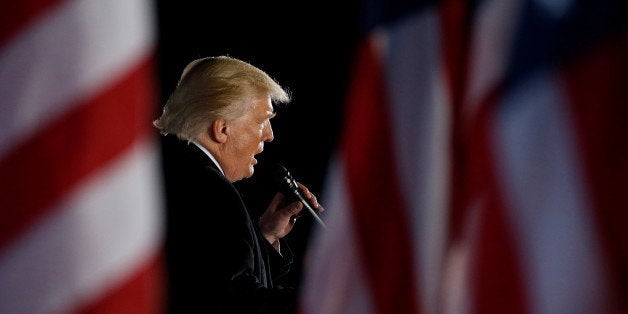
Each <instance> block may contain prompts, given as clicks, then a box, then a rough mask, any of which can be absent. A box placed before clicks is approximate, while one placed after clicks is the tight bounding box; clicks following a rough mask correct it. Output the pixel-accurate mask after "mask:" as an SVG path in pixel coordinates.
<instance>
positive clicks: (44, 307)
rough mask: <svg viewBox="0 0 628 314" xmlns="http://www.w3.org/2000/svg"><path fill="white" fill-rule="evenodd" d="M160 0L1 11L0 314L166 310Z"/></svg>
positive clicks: (19, 4) (90, 1) (75, 2)
mask: <svg viewBox="0 0 628 314" xmlns="http://www.w3.org/2000/svg"><path fill="white" fill-rule="evenodd" d="M152 10H153V8H152V2H149V1H146V0H109V1H102V0H72V1H68V0H60V1H37V0H26V1H3V2H2V4H0V15H1V16H2V18H0V96H1V97H0V126H2V131H1V132H0V191H1V192H0V193H1V194H0V195H1V196H0V313H29V314H31V313H79V312H81V313H158V312H159V311H160V310H161V308H160V306H161V305H160V302H161V301H160V299H161V293H162V292H161V289H162V288H163V284H162V282H161V277H162V274H161V267H160V264H161V262H160V260H161V255H162V253H161V250H162V240H161V238H162V233H163V232H162V226H161V219H162V218H161V215H162V212H161V205H162V202H161V200H160V197H161V191H160V189H161V182H160V180H161V177H160V175H159V162H158V161H159V159H158V158H159V154H158V146H157V144H156V143H157V142H156V141H155V139H154V138H153V135H152V134H153V133H152V131H151V124H150V121H151V119H152V118H153V110H154V108H155V107H156V106H155V98H156V97H155V96H156V90H155V87H156V86H155V77H154V73H153V62H154V60H153V54H154V52H153V50H154V43H155V33H154V25H153V16H152V14H153V12H152Z"/></svg>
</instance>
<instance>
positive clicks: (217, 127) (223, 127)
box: [207, 119, 227, 143]
mask: <svg viewBox="0 0 628 314" xmlns="http://www.w3.org/2000/svg"><path fill="white" fill-rule="evenodd" d="M207 131H208V133H209V136H210V138H211V139H212V140H213V141H216V142H218V143H224V142H226V141H227V121H225V119H217V120H214V121H213V122H212V123H211V125H210V126H209V129H208V130H207Z"/></svg>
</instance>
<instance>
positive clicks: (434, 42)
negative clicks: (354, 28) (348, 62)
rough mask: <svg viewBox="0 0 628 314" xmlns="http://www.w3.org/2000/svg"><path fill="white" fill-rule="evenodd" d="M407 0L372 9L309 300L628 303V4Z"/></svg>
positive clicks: (509, 308) (372, 307)
mask: <svg viewBox="0 0 628 314" xmlns="http://www.w3.org/2000/svg"><path fill="white" fill-rule="evenodd" d="M397 2H399V3H403V4H404V5H406V6H405V7H399V6H396V5H395V3H396V2H395V1H393V2H387V3H386V4H380V5H379V6H378V5H377V1H370V2H369V4H370V6H369V7H367V10H366V16H367V17H369V18H371V19H373V18H375V21H374V22H375V23H374V24H371V25H372V26H373V27H371V28H369V30H370V31H369V32H368V33H367V34H366V35H365V37H364V41H363V44H362V45H361V46H360V47H359V49H358V51H357V58H356V64H355V72H354V73H353V81H352V84H351V86H349V93H348V99H347V104H346V105H347V106H346V114H345V121H344V122H345V124H344V134H343V137H342V140H341V142H340V145H339V147H338V149H337V151H336V154H335V156H334V158H333V161H332V163H331V166H330V169H329V171H330V172H329V173H328V177H327V185H326V187H325V190H324V193H323V195H322V196H323V198H324V204H325V207H326V209H327V210H326V211H325V215H326V217H325V221H326V222H327V223H328V229H326V230H318V232H317V233H316V234H315V235H314V238H313V240H312V242H311V243H312V248H311V253H310V255H309V259H308V260H307V261H306V266H305V267H306V271H305V278H304V286H303V290H302V291H303V292H302V298H301V302H300V306H301V307H300V310H301V313H303V314H315V313H325V314H333V313H360V314H368V313H478V314H486V313H547V314H555V313H626V312H628V198H627V197H626V186H627V184H626V182H627V181H626V180H627V178H628V28H627V26H628V14H627V12H628V11H627V10H626V4H625V3H624V2H623V1H569V0H565V1H542V0H537V1H524V0H520V1H516V0H515V1H498V0H493V1H456V0H451V1H441V2H434V1H432V2H430V3H429V4H423V5H417V6H409V5H408V1H397ZM368 9H371V10H368ZM378 13H381V14H384V15H386V14H385V13H391V14H389V15H387V16H385V17H384V18H378ZM379 17H381V16H379Z"/></svg>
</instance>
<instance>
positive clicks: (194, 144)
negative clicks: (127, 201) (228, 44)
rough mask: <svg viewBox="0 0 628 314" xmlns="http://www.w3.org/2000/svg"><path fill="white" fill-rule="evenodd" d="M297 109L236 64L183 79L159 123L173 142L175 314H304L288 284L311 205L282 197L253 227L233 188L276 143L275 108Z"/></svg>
mask: <svg viewBox="0 0 628 314" xmlns="http://www.w3.org/2000/svg"><path fill="white" fill-rule="evenodd" d="M289 101H290V97H289V95H288V94H287V93H286V91H285V90H284V89H283V88H282V87H280V86H279V85H278V84H277V83H276V82H275V81H274V80H273V79H272V78H270V77H269V76H268V75H267V74H266V73H264V72H263V71H262V70H260V69H258V68H256V67H254V66H252V65H250V64H248V63H246V62H243V61H240V60H237V59H234V58H230V57H226V56H220V57H209V58H203V59H198V60H195V61H193V62H191V63H190V64H189V65H188V66H187V67H186V68H185V69H184V70H183V74H182V75H181V78H180V80H179V83H178V84H177V87H176V89H175V91H174V92H173V93H172V94H171V96H170V98H169V99H168V101H167V102H166V105H165V106H164V110H163V113H162V115H161V117H160V118H159V119H158V120H156V121H155V123H154V124H155V126H156V127H157V128H158V129H159V130H160V131H161V133H162V134H164V135H165V136H164V137H162V138H163V143H164V146H163V147H164V154H163V156H164V162H165V164H166V167H165V176H166V192H167V195H168V198H167V200H168V202H167V205H168V216H167V221H168V226H167V230H168V231H167V240H166V241H167V243H166V250H167V261H168V289H169V294H168V308H169V312H176V313H184V312H185V313H187V312H190V313H191V312H194V313H203V312H211V313H292V312H293V311H294V306H295V303H296V302H295V301H296V295H295V291H294V289H291V288H289V287H282V286H281V285H279V284H278V281H279V280H280V279H281V277H282V276H284V275H285V274H286V273H287V271H288V270H289V269H290V264H291V262H292V259H293V255H292V253H291V251H290V248H289V247H288V246H287V245H286V243H285V242H284V241H283V240H282V238H283V237H284V236H286V235H287V234H288V233H289V232H290V231H291V230H292V227H293V226H294V223H295V221H296V218H297V217H298V215H299V213H300V211H301V210H302V204H301V203H299V202H293V203H289V204H284V195H282V194H281V193H277V194H276V195H275V197H274V199H273V200H272V201H271V203H270V205H269V206H268V208H267V209H266V211H265V212H264V213H263V214H262V216H261V217H260V218H259V220H258V219H252V218H251V216H250V213H249V212H248V210H247V208H246V206H245V204H244V202H243V200H242V198H241V196H240V194H239V192H238V191H237V189H236V188H235V187H234V185H233V182H236V181H238V180H241V179H244V178H248V177H251V176H252V175H253V172H254V166H255V165H256V163H257V160H256V159H255V155H257V154H259V153H261V152H262V151H263V149H264V143H265V142H270V141H272V140H273V130H272V127H271V124H270V119H271V118H273V117H274V116H275V113H274V110H273V103H287V102H289ZM300 187H301V188H302V190H303V192H304V195H305V196H306V197H307V198H308V199H309V201H310V202H312V204H314V206H316V207H318V209H319V210H322V207H320V205H319V204H318V202H317V201H316V197H315V196H314V195H312V193H310V192H309V191H308V189H307V188H305V187H304V186H303V185H300Z"/></svg>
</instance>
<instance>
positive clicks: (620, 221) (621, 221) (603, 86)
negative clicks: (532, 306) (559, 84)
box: [563, 34, 628, 313]
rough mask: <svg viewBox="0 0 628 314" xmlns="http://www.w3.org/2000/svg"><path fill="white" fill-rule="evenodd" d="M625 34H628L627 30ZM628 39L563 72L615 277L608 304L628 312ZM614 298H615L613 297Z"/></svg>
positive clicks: (616, 41)
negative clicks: (627, 190) (627, 195)
mask: <svg viewBox="0 0 628 314" xmlns="http://www.w3.org/2000/svg"><path fill="white" fill-rule="evenodd" d="M623 36H625V34H623ZM626 56H628V43H627V41H626V39H625V37H618V38H609V39H607V40H606V42H603V43H601V44H599V45H598V46H597V47H596V48H595V49H593V50H592V51H591V52H590V53H588V54H587V55H584V56H583V57H581V58H579V59H577V60H576V61H574V62H573V63H571V64H569V65H568V68H567V69H566V70H565V72H564V73H563V79H564V81H565V82H566V84H567V86H566V87H567V90H568V96H569V101H570V104H571V109H572V110H573V112H574V116H575V120H576V127H577V132H578V138H579V140H580V142H579V144H580V147H581V156H583V159H584V169H585V174H586V177H587V182H586V183H587V185H588V190H589V191H591V193H592V195H593V202H594V206H595V212H594V216H595V218H596V220H597V224H598V230H597V231H598V234H600V235H601V239H602V243H603V247H604V249H605V255H604V257H605V262H606V263H607V265H605V266H606V267H604V268H603V270H606V271H608V272H609V273H608V274H607V275H608V278H609V279H610V280H612V282H611V285H612V288H611V291H612V293H609V294H608V297H609V300H606V301H608V303H607V304H606V306H608V307H609V308H608V309H601V312H603V313H627V312H628V271H627V270H628V241H627V239H628V227H627V225H626V223H628V198H627V197H626V186H628V140H627V139H628V102H627V100H628V88H627V87H628V59H627V58H626ZM613 298H614V300H613Z"/></svg>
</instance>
